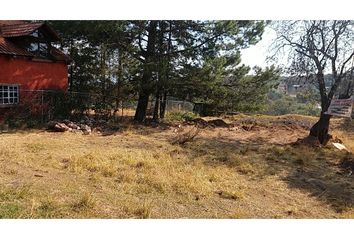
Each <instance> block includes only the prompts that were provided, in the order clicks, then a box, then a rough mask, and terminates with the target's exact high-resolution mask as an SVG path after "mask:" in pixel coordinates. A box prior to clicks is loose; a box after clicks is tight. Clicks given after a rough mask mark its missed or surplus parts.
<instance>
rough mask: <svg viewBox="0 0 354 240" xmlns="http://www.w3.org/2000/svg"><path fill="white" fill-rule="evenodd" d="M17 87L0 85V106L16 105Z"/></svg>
mask: <svg viewBox="0 0 354 240" xmlns="http://www.w3.org/2000/svg"><path fill="white" fill-rule="evenodd" d="M18 95H19V94H18V85H0V105H7V104H9V105H10V104H17V103H18Z"/></svg>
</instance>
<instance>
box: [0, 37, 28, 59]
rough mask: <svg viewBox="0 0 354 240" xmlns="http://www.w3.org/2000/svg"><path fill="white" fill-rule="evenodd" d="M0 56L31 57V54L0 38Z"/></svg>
mask: <svg viewBox="0 0 354 240" xmlns="http://www.w3.org/2000/svg"><path fill="white" fill-rule="evenodd" d="M0 54H6V55H17V56H28V57H33V54H32V53H30V52H28V51H26V50H24V49H22V48H19V47H17V46H16V45H15V44H13V43H12V42H10V41H9V40H6V39H5V38H3V37H0Z"/></svg>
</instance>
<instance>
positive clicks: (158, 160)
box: [0, 115, 354, 218]
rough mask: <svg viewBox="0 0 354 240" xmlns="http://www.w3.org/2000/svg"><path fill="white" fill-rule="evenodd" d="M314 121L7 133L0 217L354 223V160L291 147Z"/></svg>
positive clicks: (245, 119)
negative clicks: (184, 138) (188, 135)
mask: <svg viewBox="0 0 354 240" xmlns="http://www.w3.org/2000/svg"><path fill="white" fill-rule="evenodd" d="M205 120H206V121H209V120H213V118H207V119H205ZM315 120H316V118H311V117H304V116H296V115H288V116H281V117H269V116H261V115H260V116H245V115H239V116H233V117H228V118H224V121H225V122H226V123H227V124H228V126H227V127H225V126H222V127H220V126H215V125H213V126H206V127H204V128H202V129H201V130H200V132H199V133H198V135H197V136H195V137H194V139H193V140H192V141H188V142H186V143H183V144H173V142H174V140H175V139H176V138H177V137H178V135H180V134H183V133H185V132H188V131H189V130H190V129H191V128H193V126H192V125H188V124H181V126H180V127H179V126H178V124H175V125H173V126H172V125H171V126H169V127H168V126H167V127H166V126H164V127H159V126H158V127H155V128H153V127H147V126H139V125H127V126H125V127H124V130H122V131H119V132H112V133H111V134H109V135H105V134H96V133H94V134H92V135H82V134H77V133H69V132H65V133H52V132H46V131H40V130H33V131H22V132H14V133H6V134H1V135H0V218H353V217H354V181H353V178H354V177H353V174H351V173H350V169H348V168H346V167H345V166H346V165H345V164H343V161H344V162H349V163H350V162H351V161H352V159H353V155H352V154H351V153H347V152H345V151H339V150H337V149H335V148H333V147H331V146H330V145H329V146H328V147H310V146H306V145H293V143H294V142H296V141H297V140H298V139H299V138H300V139H301V138H304V137H306V136H307V134H308V129H309V127H310V126H311V124H312V123H314V122H315ZM214 122H215V121H214ZM332 122H333V124H332V128H333V129H332V134H333V135H334V136H336V137H338V138H340V139H341V140H342V141H343V143H344V145H345V146H346V147H347V148H348V149H349V150H350V151H351V152H353V151H354V142H353V141H354V135H353V129H354V127H353V126H354V124H353V122H350V121H343V120H339V119H334V120H333V121H332ZM215 123H216V122H215ZM343 166H344V167H343Z"/></svg>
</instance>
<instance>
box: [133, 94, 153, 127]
mask: <svg viewBox="0 0 354 240" xmlns="http://www.w3.org/2000/svg"><path fill="white" fill-rule="evenodd" d="M149 95H150V94H149V93H147V92H145V91H141V92H140V93H139V100H138V106H137V108H136V111H135V116H134V120H135V121H137V122H143V121H144V120H145V117H146V110H147V106H148V103H149Z"/></svg>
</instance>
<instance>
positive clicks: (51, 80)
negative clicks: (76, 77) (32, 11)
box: [0, 20, 69, 119]
mask: <svg viewBox="0 0 354 240" xmlns="http://www.w3.org/2000/svg"><path fill="white" fill-rule="evenodd" d="M59 40H60V39H59V37H58V35H57V33H56V32H55V31H54V30H53V29H52V28H51V27H50V26H48V24H46V23H43V22H25V21H2V20H0V119H1V118H2V116H3V115H4V113H5V112H7V111H8V110H9V109H11V108H15V107H16V106H18V105H21V103H22V102H23V101H25V99H26V97H25V95H28V93H30V92H36V91H38V90H56V91H67V88H68V62H69V58H68V57H67V56H66V55H65V54H64V53H62V52H61V51H60V50H58V49H57V48H55V47H54V46H53V43H56V42H58V41H59Z"/></svg>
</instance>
